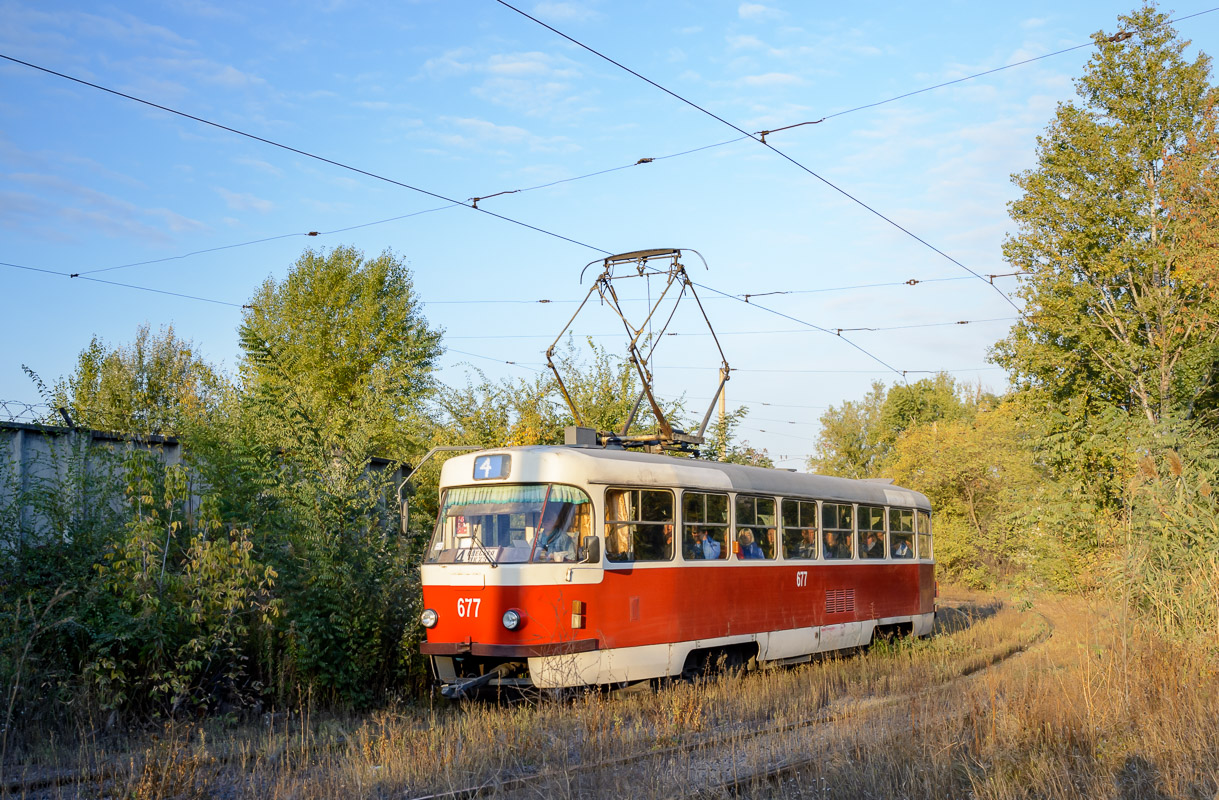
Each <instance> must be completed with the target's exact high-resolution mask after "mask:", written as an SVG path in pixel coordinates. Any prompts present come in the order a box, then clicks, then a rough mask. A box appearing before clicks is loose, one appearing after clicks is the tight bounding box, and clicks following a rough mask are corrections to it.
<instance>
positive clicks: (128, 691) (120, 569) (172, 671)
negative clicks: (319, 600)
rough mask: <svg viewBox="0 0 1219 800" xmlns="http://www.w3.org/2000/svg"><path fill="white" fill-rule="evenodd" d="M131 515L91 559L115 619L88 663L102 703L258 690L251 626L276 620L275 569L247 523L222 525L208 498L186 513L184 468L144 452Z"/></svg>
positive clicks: (196, 699) (244, 694)
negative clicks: (257, 553) (259, 554)
mask: <svg viewBox="0 0 1219 800" xmlns="http://www.w3.org/2000/svg"><path fill="white" fill-rule="evenodd" d="M124 472H125V475H126V479H127V487H126V493H127V504H128V508H129V511H130V518H129V520H128V522H127V523H126V526H125V528H126V531H125V532H124V533H123V534H121V535H119V536H118V537H116V539H115V540H114V541H113V542H111V543H110V544H109V546H108V547H107V549H106V551H105V552H104V553H103V555H102V559H101V561H100V563H97V564H95V565H94V566H95V569H96V570H97V572H98V575H99V578H100V580H99V587H98V588H99V589H100V590H101V592H104V593H105V595H106V596H107V597H108V598H111V599H113V601H114V603H113V604H110V603H107V602H106V600H105V599H99V605H100V606H101V607H102V608H103V609H105V612H106V613H107V614H108V617H109V619H108V620H107V626H106V630H105V631H104V633H103V635H102V636H99V637H98V638H97V639H96V640H95V641H94V643H93V646H92V648H91V654H90V659H89V661H88V663H86V664H85V666H84V675H85V678H86V680H88V681H89V682H90V683H92V684H93V685H94V687H95V688H96V690H97V698H98V700H99V702H100V703H101V704H102V705H103V707H109V708H115V707H125V706H131V705H134V706H135V707H136V708H142V709H153V710H166V711H172V710H176V709H178V708H183V707H184V708H195V707H203V708H208V707H211V708H216V707H218V706H219V705H220V704H221V703H227V704H231V705H234V706H239V705H241V704H243V703H244V702H245V701H246V700H248V699H249V698H251V697H254V696H257V694H258V692H259V688H260V687H259V685H258V684H257V682H256V681H254V680H253V678H252V676H251V675H250V672H249V670H248V667H247V664H246V662H247V661H248V658H249V655H250V654H249V652H248V650H247V647H248V645H249V644H250V639H251V633H252V629H254V628H263V629H266V628H268V627H269V626H270V624H271V620H272V618H273V617H274V616H275V615H276V614H277V613H278V606H279V604H278V603H277V602H275V601H274V600H273V599H272V597H271V590H272V588H273V587H274V585H275V578H276V573H275V570H274V569H272V568H271V567H269V566H264V565H262V564H259V563H258V562H257V561H256V560H255V559H254V558H253V557H252V555H251V550H252V549H253V544H252V542H251V541H250V531H248V530H235V529H233V530H225V528H224V526H223V525H222V524H221V523H220V521H219V520H218V519H217V518H216V517H215V514H214V511H213V510H212V509H211V508H210V507H209V506H210V504H207V503H205V505H204V506H203V507H202V508H200V509H199V510H198V513H193V514H188V513H187V509H188V508H189V507H190V501H189V498H190V494H189V490H188V487H187V483H188V482H187V475H186V472H185V470H184V469H183V468H182V467H181V466H179V465H164V464H162V463H161V462H160V461H159V460H157V459H156V458H155V457H154V456H153V455H151V454H150V453H148V452H146V451H142V450H131V451H129V453H128V454H127V457H126V458H125V459H124Z"/></svg>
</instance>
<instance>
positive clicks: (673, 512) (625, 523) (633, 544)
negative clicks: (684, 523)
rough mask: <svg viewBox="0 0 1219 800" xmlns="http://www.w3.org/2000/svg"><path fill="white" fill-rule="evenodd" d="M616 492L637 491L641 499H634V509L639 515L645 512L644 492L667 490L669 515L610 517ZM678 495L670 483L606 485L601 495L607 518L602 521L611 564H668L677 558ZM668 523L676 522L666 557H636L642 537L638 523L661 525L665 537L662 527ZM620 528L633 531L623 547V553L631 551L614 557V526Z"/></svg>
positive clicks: (608, 560)
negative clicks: (622, 555)
mask: <svg viewBox="0 0 1219 800" xmlns="http://www.w3.org/2000/svg"><path fill="white" fill-rule="evenodd" d="M613 492H630V493H636V494H637V495H638V501H637V502H634V504H633V508H634V509H635V513H636V514H639V515H642V514H643V508H644V497H643V496H644V494H645V493H656V494H667V495H668V498H669V514H670V518H669V519H658V520H652V519H643V518H642V516H638V517H633V518H631V519H611V513H612V509H613V507H614V504H613V502H612V501H611V499H610V496H611V494H612V493H613ZM677 495H678V492H677V490H675V489H673V488H671V487H669V486H613V485H612V486H606V487H605V492H604V494H603V495H602V498H603V502H604V521H603V523H602V524H603V526H604V528H603V530H604V533H605V542H604V547H603V551H604V557H605V560H606V562H607V565H608V566H611V567H612V566H614V565H618V564H626V565H634V564H666V563H671V562H672V561H673V560H674V557H675V555H676V551H677V548H676V546H675V545H676V542H675V541H674V540H675V539H676V537H677ZM665 525H671V526H673V538H672V539H671V540H670V541H669V552H668V556H667V557H663V558H643V559H641V558H637V557H636V556H635V553H636V552H637V545H638V543H639V541H640V538H639V535H638V533H639V526H647V527H648V528H650V529H658V530H659V531H660V532H661V537H662V538H663V531H664V526H665ZM618 528H627V529H628V530H629V531H630V538H629V547H628V549H627V550H625V551H622V553H624V554H629V555H626V557H621V558H613V557H611V555H610V553H611V550H610V541H611V529H615V530H616V529H618ZM613 538H617V537H613ZM652 544H655V542H653V543H652Z"/></svg>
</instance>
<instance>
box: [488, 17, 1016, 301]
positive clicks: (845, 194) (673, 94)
mask: <svg viewBox="0 0 1219 800" xmlns="http://www.w3.org/2000/svg"><path fill="white" fill-rule="evenodd" d="M495 1H496V2H497V3H499V4H500V5H502V6H504V7H505V8H509V9H511V10H512V11H515V12H516V13H518V14H520V15H521V16H523V17H525V18H527V19H530V20H533V21H534V22H536V23H537V24H538V25H541V26H542V27H544V28H546V29H547V30H549V31H551V32H553V33H555V34H557V35H559V36H562V37H563V38H564V39H566V40H567V41H569V42H571V43H572V44H574V45H577V46H579V47H581V48H583V49H585V50H587V51H588V52H590V53H592V54H593V55H595V56H597V57H598V58H602V59H604V60H606V61H608V62H609V63H611V64H613V65H614V66H616V67H618V68H619V69H621V70H624V71H626V72H629V73H630V74H631V75H634V76H635V77H636V78H639V79H640V80H642V81H644V82H645V83H647V84H649V85H651V86H654V87H656V88H657V89H659V90H661V91H662V92H664V93H665V94H667V95H669V96H670V97H673V98H674V99H676V100H679V101H681V102H682V103H685V104H686V105H688V106H690V107H691V108H694V109H696V110H698V111H701V112H702V113H704V114H706V115H707V116H709V117H711V118H712V119H715V120H718V121H719V122H721V123H723V124H724V125H727V126H728V127H729V128H732V129H733V130H734V131H736V132H737V133H740V134H742V135H743V136H747V137H749V138H750V139H753V140H754V141H756V142H758V143H759V144H761V145H762V146H764V147H767V148H769V149H770V150H771V151H772V152H774V153H775V154H776V155H778V156H780V157H782V158H783V159H785V160H787V161H789V162H791V163H792V164H794V165H795V166H796V167H798V168H799V169H801V170H803V171H804V172H806V173H808V174H809V175H811V176H812V177H814V178H816V179H817V180H819V181H821V182H822V183H824V184H825V185H826V186H828V187H830V188H831V189H833V190H834V191H836V192H838V193H839V194H841V195H842V196H843V197H845V198H847V199H848V200H850V201H851V202H853V203H856V204H858V205H859V206H861V207H863V208H865V209H867V210H868V211H870V212H872V213H873V214H875V215H876V216H877V217H879V218H881V219H882V220H884V221H885V222H887V223H889V224H890V225H892V226H893V227H895V228H897V229H898V230H899V231H901V232H902V233H904V234H906V235H907V236H909V237H910V238H912V239H914V240H915V241H916V242H919V243H920V244H922V245H923V246H924V247H927V248H928V249H930V250H932V251H933V252H935V253H938V254H939V255H941V256H943V257H944V258H946V259H948V261H950V262H952V263H953V264H956V265H957V266H958V267H960V268H961V269H963V270H965V271H966V272H968V273H969V274H970V275H973V276H974V277H975V278H977V279H978V280H980V281H982V282H983V283H988V284H989V285H990V287H991V288H992V289H994V290H995V291H996V292H998V293H999V296H1000V297H1002V298H1003V299H1004V300H1005V301H1006V302H1007V303H1008V304H1009V305H1010V306H1011V307H1012V308H1014V309H1016V310H1017V311H1019V310H1020V307H1019V306H1017V305H1016V303H1015V302H1014V301H1013V300H1012V299H1011V298H1010V297H1008V296H1007V294H1006V293H1004V291H1003V290H1002V289H1000V288H999V287H998V286H995V285H994V284H993V283H989V281H987V280H986V279H985V278H983V277H982V276H981V275H979V274H978V273H977V272H974V271H973V270H972V269H970V268H969V267H967V266H965V265H964V264H962V263H961V262H960V261H957V260H956V259H955V258H953V257H952V256H950V255H948V254H947V253H945V252H944V251H943V250H941V249H939V248H938V247H936V246H935V245H933V244H931V243H930V242H928V241H927V240H926V239H923V238H922V237H921V236H919V235H917V234H915V233H914V232H913V231H911V230H909V229H907V228H905V227H903V226H902V225H900V224H898V223H897V222H896V221H895V220H892V219H890V218H889V217H887V216H885V215H884V214H882V213H881V212H879V211H877V210H876V209H875V208H873V207H872V206H870V205H868V204H867V203H865V202H864V201H862V200H860V199H859V198H857V197H855V196H854V195H853V194H851V193H850V192H848V191H846V190H845V189H842V188H840V187H839V186H837V185H835V184H834V183H832V182H830V181H829V180H827V179H826V178H823V177H821V176H820V175H818V174H817V173H816V172H814V171H813V170H812V169H810V168H808V167H806V166H805V165H804V164H801V163H800V162H799V161H797V160H796V159H794V158H792V157H791V156H789V155H787V153H784V152H783V151H782V150H780V149H778V148H777V147H775V146H774V145H772V144H770V143H769V142H767V141H766V140H765V139H764V138H759V137H757V136H755V135H753V134H751V133H749V132H748V131H746V130H744V129H742V128H740V127H738V126H737V125H735V124H733V123H731V122H729V121H728V120H726V119H724V118H723V117H721V116H719V115H718V114H716V113H714V112H712V111H708V110H707V109H705V108H703V107H702V106H700V105H699V104H698V103H695V102H694V101H693V100H687V99H686V98H684V97H682V96H681V95H679V94H677V93H676V92H674V91H672V90H670V89H666V88H665V87H664V86H661V85H660V84H659V83H657V82H656V81H654V80H652V79H651V78H647V77H645V76H643V75H641V74H639V73H638V72H636V71H635V70H633V69H631V68H630V67H628V66H625V65H624V64H621V63H619V62H618V61H615V60H614V59H612V58H610V57H609V56H607V55H605V54H604V53H600V52H598V51H597V50H594V49H593V48H591V47H589V46H588V45H586V44H584V43H583V42H581V41H579V40H577V39H574V38H572V37H571V36H568V35H567V34H565V33H563V32H562V31H560V30H558V29H556V28H554V27H552V26H550V25H547V24H546V23H545V22H542V21H541V20H540V19H538V18H537V17H534V16H531V15H529V14H527V13H525V12H524V11H522V10H520V9H519V8H517V7H515V6H513V5H512V4H511V3H508V2H506V0H495Z"/></svg>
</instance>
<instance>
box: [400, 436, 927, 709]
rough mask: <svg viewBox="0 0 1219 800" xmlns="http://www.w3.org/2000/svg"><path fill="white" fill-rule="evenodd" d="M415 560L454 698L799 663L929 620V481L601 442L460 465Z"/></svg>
mask: <svg viewBox="0 0 1219 800" xmlns="http://www.w3.org/2000/svg"><path fill="white" fill-rule="evenodd" d="M421 569H422V578H423V581H422V582H423V604H424V609H425V610H424V611H423V613H422V622H423V625H424V626H425V628H426V635H427V640H426V642H424V643H423V644H422V645H421V650H422V652H423V653H424V654H426V655H427V656H429V657H430V660H431V666H432V671H433V674H434V677H435V678H436V680H437V681H438V682H439V683H440V684H441V689H442V692H443V693H444V694H445V695H446V696H449V697H460V696H464V695H467V694H470V693H473V692H476V691H479V690H483V689H485V688H491V687H538V688H545V689H549V688H562V687H576V686H598V685H611V686H615V685H616V686H621V685H625V684H630V683H635V682H639V681H645V680H649V679H655V678H664V677H666V676H672V677H676V676H683V675H684V676H690V675H693V674H697V673H701V672H704V671H706V670H708V669H714V668H716V667H720V666H729V667H737V668H748V667H752V666H755V665H756V666H761V665H781V664H794V663H800V662H803V661H808V660H810V659H811V658H812V656H813V655H814V654H816V653H821V652H825V651H831V650H840V649H844V648H851V647H857V646H860V645H866V644H868V643H869V642H870V641H871V640H872V639H873V637H874V636H877V635H879V634H884V633H904V634H912V635H915V636H923V635H927V634H929V633H930V632H931V629H932V625H933V622H934V618H935V562H934V560H933V559H932V535H931V505H930V503H929V502H928V500H927V498H926V497H925V496H924V495H922V494H920V493H919V492H915V491H911V490H908V489H902V488H900V487H897V486H894V485H892V484H891V483H889V482H887V481H876V480H848V479H844V478H831V477H826V476H820V475H809V474H798V473H793V472H788V471H784V470H775V469H764V468H760V467H748V466H739V465H735V464H725V463H719V462H711V461H700V460H697V459H691V458H675V457H671V456H667V455H660V454H651V453H643V452H636V451H629V450H621V449H608V448H603V447H599V446H588V445H577V446H536V447H510V448H504V449H497V450H484V451H479V452H475V453H470V454H465V455H460V456H456V457H453V458H451V459H449V460H448V461H447V462H446V463H445V464H444V467H443V469H442V471H441V481H440V513H439V518H438V520H437V524H436V528H435V532H434V534H433V537H432V539H431V542H430V544H429V547H428V550H427V553H426V554H425V556H424V563H423V565H422V567H421Z"/></svg>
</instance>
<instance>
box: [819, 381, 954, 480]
mask: <svg viewBox="0 0 1219 800" xmlns="http://www.w3.org/2000/svg"><path fill="white" fill-rule="evenodd" d="M963 391H964V387H961V386H958V385H957V383H956V381H955V380H954V379H953V378H952V376H950V375H948V374H947V373H939V374H938V375H936V376H935V377H933V378H923V379H922V380H920V381H916V382H915V383H910V384H894V385H893V386H892V387H890V388H888V389H886V388H885V385H884V384H883V383H881V382H880V381H876V382H874V383H873V384H872V388H871V390H869V392H868V393H867V395H865V396H864V399H863V400H858V401H856V400H847V401H845V402H843V404H842V405H841V406H830V408H829V410H827V411H826V412H825V413H824V414H822V415H821V433H820V436H819V438H818V440H817V445H816V452H815V453H814V454H813V457H812V458H810V459H809V462H808V465H809V468H810V469H812V470H813V471H815V472H820V473H822V474H824V475H837V476H839V477H843V478H871V477H875V476H876V475H878V474H880V471H881V468H882V467H883V466H884V464H885V463H886V462H887V461H888V459H889V458H890V457H891V455H892V453H893V445H894V443H895V442H896V441H897V440H898V438H899V437H900V436H901V435H902V434H903V433H904V432H905V431H907V430H909V429H911V428H914V427H917V426H919V425H927V424H930V423H933V422H937V421H941V420H942V421H956V420H963V419H970V418H972V417H973V415H974V413H975V409H976V406H977V402H978V398H970V399H964V398H963V397H962V394H963Z"/></svg>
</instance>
